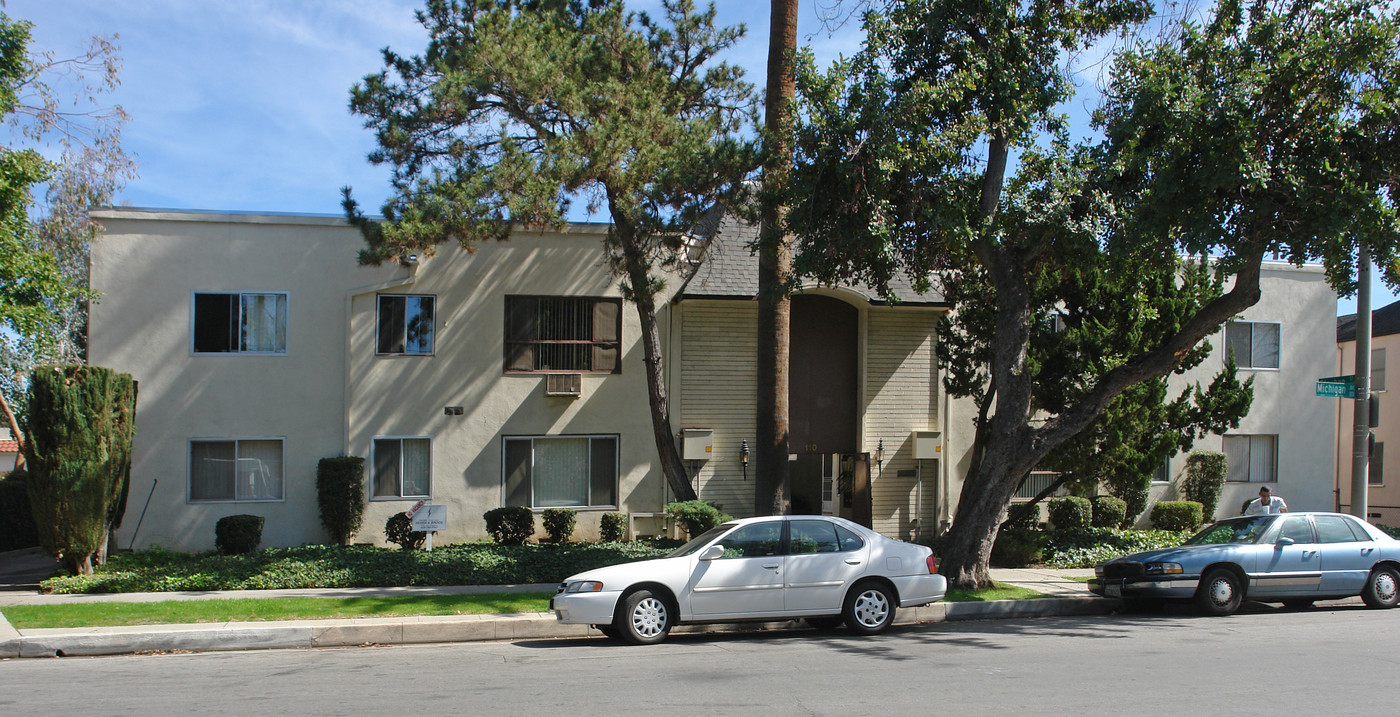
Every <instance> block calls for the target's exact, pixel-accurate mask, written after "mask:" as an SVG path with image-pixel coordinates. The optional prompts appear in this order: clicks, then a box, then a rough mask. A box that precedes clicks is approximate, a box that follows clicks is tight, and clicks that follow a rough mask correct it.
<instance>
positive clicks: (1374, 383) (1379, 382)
mask: <svg viewBox="0 0 1400 717" xmlns="http://www.w3.org/2000/svg"><path fill="white" fill-rule="evenodd" d="M1371 390H1372V391H1384V390H1385V349H1371Z"/></svg>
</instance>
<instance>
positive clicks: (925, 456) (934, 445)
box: [914, 431, 943, 461]
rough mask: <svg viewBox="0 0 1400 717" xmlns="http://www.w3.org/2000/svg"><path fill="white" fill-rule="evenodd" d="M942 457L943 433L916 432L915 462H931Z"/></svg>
mask: <svg viewBox="0 0 1400 717" xmlns="http://www.w3.org/2000/svg"><path fill="white" fill-rule="evenodd" d="M942 457H943V432H942V431H914V460H917V461H930V460H937V459H939V458H942Z"/></svg>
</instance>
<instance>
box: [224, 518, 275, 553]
mask: <svg viewBox="0 0 1400 717" xmlns="http://www.w3.org/2000/svg"><path fill="white" fill-rule="evenodd" d="M263 521H264V519H263V517H262V516H261V515H227V516H224V517H222V518H219V522H217V523H215V524H214V547H215V548H218V549H219V552H220V553H223V554H224V555H242V554H244V553H251V552H253V551H254V550H257V549H258V543H261V542H262V529H263Z"/></svg>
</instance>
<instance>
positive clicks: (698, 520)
mask: <svg viewBox="0 0 1400 717" xmlns="http://www.w3.org/2000/svg"><path fill="white" fill-rule="evenodd" d="M721 508H722V506H720V505H719V504H718V503H715V502H713V501H708V500H687V501H679V502H675V503H667V504H666V512H667V513H669V514H671V516H672V517H674V518H675V519H676V522H678V523H680V525H681V528H682V529H683V530H685V533H686V535H689V536H690V537H692V538H693V537H695V536H697V535H699V534H701V533H703V532H705V531H707V530H709V529H710V528H713V527H715V526H716V525H719V524H720V523H723V522H726V521H730V520H733V519H734V518H733V517H732V516H729V515H726V514H724V513H723V512H722V511H721Z"/></svg>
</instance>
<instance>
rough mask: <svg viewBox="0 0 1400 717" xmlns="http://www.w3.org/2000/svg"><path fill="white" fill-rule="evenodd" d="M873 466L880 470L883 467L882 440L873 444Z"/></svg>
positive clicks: (883, 449) (883, 452) (883, 450)
mask: <svg viewBox="0 0 1400 717" xmlns="http://www.w3.org/2000/svg"><path fill="white" fill-rule="evenodd" d="M875 465H876V466H878V467H880V468H884V467H885V439H883V438H881V439H880V442H879V443H876V444H875Z"/></svg>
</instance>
